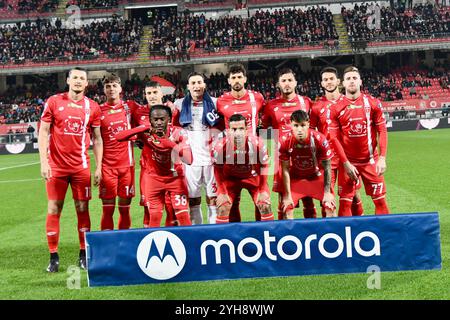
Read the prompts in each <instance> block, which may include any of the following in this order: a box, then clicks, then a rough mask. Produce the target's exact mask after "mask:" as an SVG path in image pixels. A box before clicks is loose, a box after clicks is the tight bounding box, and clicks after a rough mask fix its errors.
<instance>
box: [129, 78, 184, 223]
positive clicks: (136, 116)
mask: <svg viewBox="0 0 450 320" xmlns="http://www.w3.org/2000/svg"><path fill="white" fill-rule="evenodd" d="M163 96H164V94H163V92H162V90H161V85H160V84H159V83H158V82H156V81H149V82H147V83H145V85H144V97H145V100H146V101H147V104H146V105H142V106H141V105H139V106H137V107H136V108H134V110H133V112H132V125H131V126H132V127H133V128H134V127H137V126H140V125H150V120H149V114H150V108H151V107H152V106H154V105H157V104H163ZM144 139H145V136H144V135H143V134H140V135H139V136H138V140H137V143H138V145H139V146H140V148H141V149H142V147H143V142H142V141H143V140H144ZM146 162H147V161H146V159H145V154H143V153H141V158H140V161H139V163H140V166H141V172H140V175H139V190H140V202H139V204H140V205H141V206H142V207H144V222H143V224H144V228H148V227H149V223H150V214H149V212H148V208H147V206H146V205H145V203H146V201H145V196H144V189H145V184H146V181H145V178H144V172H145V164H146ZM165 209H166V223H165V225H166V226H174V225H177V223H178V222H177V221H176V217H175V212H174V209H173V207H172V202H171V200H170V196H169V194H167V195H166V199H165Z"/></svg>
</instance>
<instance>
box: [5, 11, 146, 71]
mask: <svg viewBox="0 0 450 320" xmlns="http://www.w3.org/2000/svg"><path fill="white" fill-rule="evenodd" d="M142 32H143V26H142V23H141V22H140V20H124V19H123V18H122V17H117V16H115V17H113V18H112V19H107V20H100V21H94V22H92V23H90V24H86V25H83V26H82V27H81V28H79V29H71V28H66V27H65V26H63V22H62V21H61V20H59V19H58V20H56V21H55V22H54V23H52V22H51V21H50V20H42V19H38V20H36V21H34V22H31V21H30V20H27V21H25V22H19V23H17V24H15V25H3V26H0V62H1V63H3V64H7V63H10V62H14V63H18V64H20V63H25V62H26V61H33V62H49V61H53V60H56V59H58V60H60V61H64V60H66V61H71V60H86V59H96V58H98V57H100V56H103V55H106V56H107V57H109V58H117V57H128V56H130V55H133V54H136V53H137V52H138V51H139V40H140V37H141V35H142Z"/></svg>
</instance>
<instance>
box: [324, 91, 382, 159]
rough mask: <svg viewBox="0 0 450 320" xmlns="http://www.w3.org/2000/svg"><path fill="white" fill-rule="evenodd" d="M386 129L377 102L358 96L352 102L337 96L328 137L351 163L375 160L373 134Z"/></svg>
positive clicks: (375, 137)
mask: <svg viewBox="0 0 450 320" xmlns="http://www.w3.org/2000/svg"><path fill="white" fill-rule="evenodd" d="M380 130H383V131H385V130H386V120H385V118H384V114H383V110H382V106H381V103H380V101H379V100H378V99H376V98H374V97H371V96H368V95H365V94H361V96H359V97H358V99H356V100H354V101H353V100H349V99H348V98H346V97H345V96H343V97H341V98H340V99H339V100H338V102H337V104H336V105H335V107H334V108H333V109H332V110H331V124H330V135H331V136H332V137H337V138H338V139H339V141H340V142H341V144H342V147H343V149H344V151H345V154H346V155H347V158H348V160H349V161H350V162H352V163H357V164H366V163H369V162H372V163H373V161H374V160H373V159H374V158H377V157H378V152H377V133H378V132H380Z"/></svg>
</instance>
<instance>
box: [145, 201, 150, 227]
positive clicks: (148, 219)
mask: <svg viewBox="0 0 450 320" xmlns="http://www.w3.org/2000/svg"><path fill="white" fill-rule="evenodd" d="M148 227H150V213H149V212H148V207H147V206H144V228H148Z"/></svg>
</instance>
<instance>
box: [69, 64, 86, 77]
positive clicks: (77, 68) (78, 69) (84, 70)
mask: <svg viewBox="0 0 450 320" xmlns="http://www.w3.org/2000/svg"><path fill="white" fill-rule="evenodd" d="M75 70H77V71H83V72H86V74H87V70H86V69H84V68H81V67H75V68H72V69H70V70H69V73H68V75H67V78H70V74H71V73H72V71H75Z"/></svg>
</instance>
